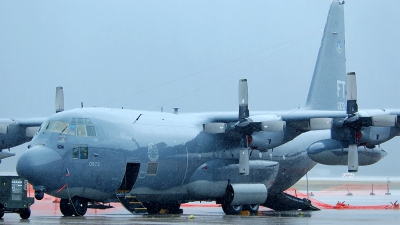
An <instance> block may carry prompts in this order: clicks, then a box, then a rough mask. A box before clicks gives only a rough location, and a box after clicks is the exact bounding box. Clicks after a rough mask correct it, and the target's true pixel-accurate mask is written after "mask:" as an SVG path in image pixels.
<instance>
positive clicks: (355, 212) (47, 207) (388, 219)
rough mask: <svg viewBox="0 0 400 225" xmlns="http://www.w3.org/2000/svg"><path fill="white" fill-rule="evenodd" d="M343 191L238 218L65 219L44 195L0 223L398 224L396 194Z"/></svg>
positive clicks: (195, 208)
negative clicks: (26, 213) (305, 205)
mask: <svg viewBox="0 0 400 225" xmlns="http://www.w3.org/2000/svg"><path fill="white" fill-rule="evenodd" d="M348 192H349V191H348V190H346V191H344V190H338V191H332V190H320V191H314V192H313V195H314V196H310V198H311V200H312V201H313V204H314V205H315V206H317V207H319V208H321V210H320V211H313V212H302V211H288V212H275V211H272V210H270V209H268V208H264V207H260V212H259V214H258V215H249V214H246V213H244V214H243V215H238V216H226V215H225V214H224V213H223V211H222V209H221V208H220V207H218V206H217V205H215V204H212V203H210V202H206V203H204V202H203V203H196V204H189V205H182V207H181V209H183V214H179V215H171V214H159V215H148V214H131V213H129V212H128V211H126V210H125V209H124V208H123V207H122V206H121V205H120V204H113V205H114V206H115V207H114V208H112V209H107V210H99V209H97V210H94V209H88V212H87V213H86V215H85V216H83V217H64V216H62V214H61V213H60V211H59V204H58V203H53V200H54V198H50V197H48V198H46V199H45V200H42V201H36V202H35V204H34V205H32V207H31V209H32V214H31V217H30V218H29V219H27V220H22V219H21V218H20V217H19V215H18V214H15V213H7V214H5V215H4V217H3V218H2V219H1V220H0V224H193V225H195V224H246V225H257V224H352V225H357V224H362V225H365V224H385V225H388V224H400V210H399V209H398V208H397V209H396V208H394V207H393V205H392V204H391V203H394V202H395V201H397V200H400V190H391V191H390V195H386V194H385V193H386V192H387V191H386V190H384V189H377V190H375V191H374V194H375V195H370V191H369V190H362V189H360V190H354V191H352V192H351V193H352V194H353V195H352V196H351V195H347V194H348ZM288 193H290V194H293V195H298V197H303V196H304V195H305V193H304V191H297V190H294V189H292V190H289V192H288ZM337 202H340V203H342V202H344V203H343V206H344V207H340V208H337V207H335V206H336V204H337ZM366 206H368V207H369V208H368V207H367V208H365V207H366ZM371 206H373V207H371ZM375 206H377V207H375ZM374 207H375V208H374Z"/></svg>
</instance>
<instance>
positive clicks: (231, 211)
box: [221, 203, 260, 215]
mask: <svg viewBox="0 0 400 225" xmlns="http://www.w3.org/2000/svg"><path fill="white" fill-rule="evenodd" d="M221 206H222V210H224V213H225V214H226V215H239V213H240V212H241V211H243V210H246V211H249V212H250V213H251V214H254V213H257V212H258V208H259V207H260V205H258V204H254V205H230V204H227V203H222V204H221Z"/></svg>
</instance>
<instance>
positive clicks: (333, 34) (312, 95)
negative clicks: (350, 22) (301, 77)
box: [306, 0, 346, 110]
mask: <svg viewBox="0 0 400 225" xmlns="http://www.w3.org/2000/svg"><path fill="white" fill-rule="evenodd" d="M343 8H344V1H342V0H340V1H338V0H333V1H332V4H331V7H330V9H329V14H328V19H327V21H326V25H325V29H324V35H323V37H322V42H321V47H320V49H319V53H318V58H317V63H316V64H315V69H314V75H313V78H312V81H311V86H310V90H309V92H308V97H307V102H306V108H307V109H313V110H346V89H345V88H346V56H345V39H344V38H345V33H344V9H343Z"/></svg>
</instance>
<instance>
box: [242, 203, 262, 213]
mask: <svg viewBox="0 0 400 225" xmlns="http://www.w3.org/2000/svg"><path fill="white" fill-rule="evenodd" d="M259 208H260V205H259V204H254V205H243V210H249V212H250V213H257V212H258V209H259Z"/></svg>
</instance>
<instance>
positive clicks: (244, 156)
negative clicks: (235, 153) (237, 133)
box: [239, 135, 250, 175]
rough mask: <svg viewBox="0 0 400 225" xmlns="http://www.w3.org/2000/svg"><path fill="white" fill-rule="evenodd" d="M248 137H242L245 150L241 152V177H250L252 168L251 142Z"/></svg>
mask: <svg viewBox="0 0 400 225" xmlns="http://www.w3.org/2000/svg"><path fill="white" fill-rule="evenodd" d="M248 140H249V139H248V136H247V135H244V136H243V137H242V145H243V148H242V149H240V151H239V154H240V156H239V174H240V175H249V172H250V166H249V141H248Z"/></svg>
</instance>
